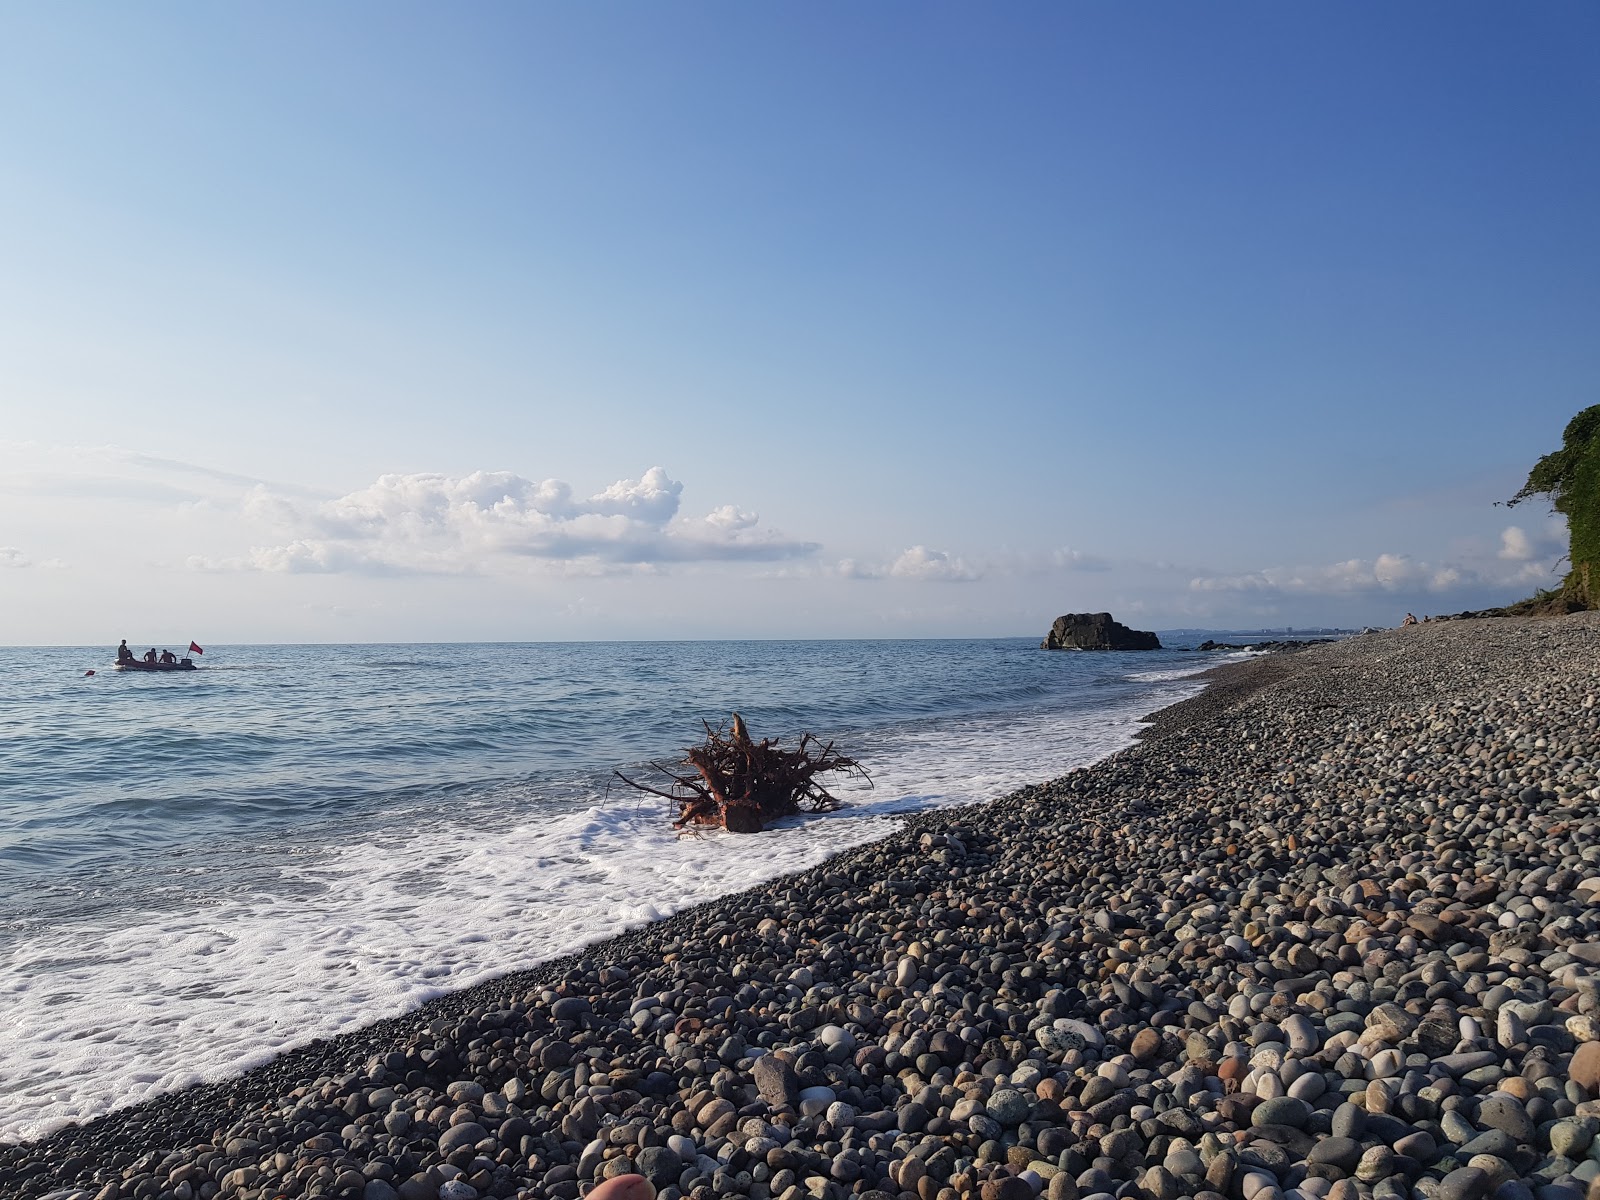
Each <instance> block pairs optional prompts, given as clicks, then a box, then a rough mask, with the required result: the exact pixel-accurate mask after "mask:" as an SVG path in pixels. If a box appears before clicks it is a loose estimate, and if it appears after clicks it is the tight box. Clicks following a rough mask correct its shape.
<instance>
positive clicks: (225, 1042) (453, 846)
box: [0, 672, 1200, 1141]
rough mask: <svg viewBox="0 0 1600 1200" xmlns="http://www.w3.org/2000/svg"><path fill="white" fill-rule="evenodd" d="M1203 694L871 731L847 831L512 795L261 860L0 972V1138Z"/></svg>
mask: <svg viewBox="0 0 1600 1200" xmlns="http://www.w3.org/2000/svg"><path fill="white" fill-rule="evenodd" d="M1152 678H1159V680H1161V681H1167V680H1169V679H1171V678H1175V677H1170V676H1168V675H1167V673H1164V672H1157V673H1152ZM1199 686H1200V685H1199V684H1197V683H1195V682H1192V681H1191V682H1187V683H1185V682H1164V686H1159V687H1157V688H1154V689H1152V690H1151V691H1150V692H1149V693H1147V694H1146V695H1145V697H1144V698H1143V699H1142V700H1141V701H1140V702H1139V703H1138V705H1137V707H1133V706H1124V707H1122V708H1120V709H1112V710H1105V711H1098V712H1091V713H1088V714H1084V715H1082V716H1075V717H1073V718H1071V721H1070V723H1066V722H1064V720H1063V718H1062V717H1061V716H1059V715H1055V714H1040V715H1033V716H1027V717H1018V716H992V717H985V718H981V719H975V720H967V721H962V722H950V721H937V722H934V721H930V722H927V723H926V724H911V725H906V726H902V727H900V728H898V729H894V730H889V731H886V732H881V733H878V734H875V735H873V742H872V744H871V745H870V746H867V747H862V748H859V749H857V748H856V747H851V750H852V752H856V753H859V754H860V755H861V757H863V758H866V759H867V760H868V761H869V762H870V763H871V764H872V765H873V766H874V768H875V770H874V782H875V784H876V786H875V787H874V788H873V789H871V790H865V789H863V788H862V787H860V786H858V785H853V786H851V787H848V788H844V789H841V794H842V795H843V796H844V798H845V799H846V800H847V802H848V806H847V807H846V808H845V809H844V810H843V811H841V812H840V813H837V814H833V815H831V816H830V817H828V818H826V819H811V820H805V821H798V822H790V823H786V825H785V826H784V827H781V828H775V829H772V830H769V831H767V832H765V833H761V834H756V835H747V836H732V835H727V834H702V835H699V836H689V837H680V836H677V835H675V834H674V832H673V830H672V829H671V826H670V822H669V820H668V819H667V815H666V814H665V812H664V809H663V807H662V804H663V802H654V801H650V800H648V799H647V800H646V801H645V802H643V803H640V802H639V801H638V800H637V798H635V797H634V796H633V794H632V793H627V792H625V791H613V793H612V794H611V796H610V798H609V800H608V801H607V802H605V803H596V804H595V805H593V806H591V807H589V808H586V809H581V810H575V811H566V812H556V813H550V812H548V810H547V811H546V813H545V814H543V815H540V814H539V813H538V810H537V808H536V807H535V806H533V805H530V804H528V803H526V802H525V801H523V800H518V799H517V798H515V797H506V798H502V799H500V800H498V801H489V802H483V803H478V804H475V805H473V806H471V807H469V808H465V809H453V810H451V809H447V810H444V811H440V812H437V813H431V814H428V816H427V820H426V822H425V823H418V822H416V821H413V822H412V825H411V827H408V828H403V829H396V828H383V829H358V830H351V831H346V836H347V837H348V838H349V839H350V840H348V841H345V842H342V843H341V844H338V845H328V844H311V845H307V846H304V847H296V848H294V852H293V853H284V852H283V851H282V850H281V848H280V849H279V850H278V851H276V852H271V851H266V850H263V853H264V854H265V853H272V854H273V857H272V858H271V859H270V860H269V861H271V862H273V863H275V864H276V865H277V880H278V884H279V886H278V887H276V888H270V889H269V890H267V891H262V890H261V888H260V886H259V882H258V881H252V890H251V891H249V892H246V891H243V890H234V891H224V890H216V889H214V890H211V891H205V890H204V889H202V890H200V891H199V892H198V893H197V895H198V896H199V897H200V900H199V901H198V902H197V903H196V904H192V905H189V906H187V907H183V908H180V909H178V910H177V911H173V912H160V913H150V914H146V916H147V918H148V920H147V921H146V923H143V924H128V923H122V924H104V923H102V924H95V923H94V922H91V921H88V920H80V921H75V922H67V923H62V924H57V925H55V926H52V927H50V928H48V929H46V930H43V931H41V932H37V933H33V934H31V935H28V936H25V937H24V938H22V939H21V940H20V941H19V942H18V943H17V944H16V945H15V947H14V949H13V951H12V953H11V955H10V958H9V961H8V962H6V963H5V964H4V966H5V969H4V972H3V974H0V1005H3V1008H4V1011H5V1014H6V1020H5V1022H4V1023H0V1141H26V1140H32V1139H35V1138H38V1137H42V1136H44V1135H46V1134H48V1133H50V1132H51V1131H53V1130H55V1129H57V1128H59V1127H61V1126H62V1125H65V1124H67V1123H69V1122H72V1121H80V1120H85V1119H88V1118H91V1117H94V1116H97V1115H100V1114H102V1113H105V1112H107V1111H110V1110H111V1109H113V1108H117V1107H121V1106H124V1105H128V1104H133V1103H137V1102H139V1101H142V1100H146V1099H149V1098H151V1097H153V1096H156V1095H159V1094H161V1093H164V1092H169V1091H172V1090H174V1089H178V1088H183V1087H187V1086H190V1085H193V1084H196V1083H200V1082H205V1081H211V1080H217V1079H221V1078H226V1077H229V1076H233V1075H237V1074H239V1073H241V1072H242V1071H244V1070H247V1069H248V1068H250V1067H252V1066H256V1065H259V1064H261V1063H263V1062H265V1061H267V1060H269V1059H271V1058H272V1057H274V1056H275V1055H277V1054H278V1053H280V1052H282V1051H284V1050H287V1049H290V1048H292V1047H294V1046H298V1045H302V1044H304V1043H306V1042H309V1041H311V1040H313V1039H315V1038H319V1037H329V1036H331V1035H334V1034H338V1033H341V1032H345V1031H348V1030H351V1029H355V1028H358V1027H360V1026H363V1025H366V1024H369V1023H371V1022H373V1021H376V1020H379V1019H382V1018H384V1017H390V1016H395V1015H397V1014H400V1013H402V1012H405V1011H407V1010H410V1009H413V1008H415V1007H416V1006H417V1005H419V1004H421V1003H422V1002H423V1001H425V1000H427V999H429V998H430V997H433V996H436V995H438V994H440V993H441V992H444V991H448V990H454V989H457V988H462V987H466V986H469V985H471V984H474V983H478V982H481V981H483V980H486V979H489V978H492V977H494V976H497V975H501V974H504V973H506V972H508V971H512V970H516V969H520V968H525V967H531V966H534V965H537V964H538V963H541V962H545V961H548V960H549V959H552V958H555V957H558V956H560V955H562V954H565V953H569V952H571V951H574V950H577V949H579V948H581V947H583V946H586V945H589V944H592V943H594V942H596V941H599V940H602V939H604V938H606V937H609V936H612V935H615V934H617V933H620V932H622V931H624V930H626V929H629V928H633V927H636V926H639V925H642V924H645V923H647V922H650V921H654V920H658V919H660V918H662V917H666V916H669V915H671V914H672V913H674V912H677V911H680V910H682V909H684V908H688V907H690V906H692V905H695V904H699V903H702V902H704V901H707V900H711V899H714V898H716V897H718V896H722V895H726V894H729V893H731V892H736V891H739V890H742V889H744V888H747V887H750V886H753V885H755V884H758V883H762V882H765V881H768V880H771V879H774V878H777V877H779V876H782V875H786V874H790V873H792V872H795V871H799V870H802V869H804V868H806V867H809V866H811V865H814V864H815V863H818V862H820V861H822V860H823V859H825V858H827V857H829V856H830V855H833V854H836V853H838V852H839V851H841V850H844V849H846V848H848V847H850V846H855V845H859V844H861V843H864V842H868V841H871V840H873V839H876V838H878V837H881V836H884V835H885V834H887V833H888V832H890V831H891V830H892V829H894V828H895V826H896V820H895V814H897V813H904V812H908V811H915V810H919V809H925V808H931V807H938V806H944V805H950V804H959V803H967V802H971V801H976V800H987V799H993V798H996V797H998V796H1001V795H1004V794H1006V793H1007V792H1009V791H1011V790H1014V789H1015V788H1017V787H1019V786H1022V785H1024V784H1028V783H1035V782H1040V781H1043V780H1045V779H1048V778H1052V777H1054V776H1057V775H1060V774H1063V773H1064V772H1066V771H1068V770H1071V769H1074V768H1076V767H1080V766H1084V765H1086V764H1088V763H1090V762H1092V761H1095V760H1096V759H1099V758H1102V757H1104V756H1105V755H1107V754H1110V753H1112V752H1114V751H1116V750H1118V749H1121V748H1122V747H1124V746H1126V745H1128V744H1130V743H1131V741H1132V739H1133V735H1134V734H1135V733H1136V732H1137V730H1138V728H1139V725H1140V721H1141V718H1142V717H1143V716H1144V715H1146V714H1147V713H1148V712H1150V711H1152V710H1153V709H1155V708H1157V707H1161V706H1164V705H1166V704H1170V703H1173V702H1175V701H1177V700H1179V699H1182V698H1184V697H1186V696H1189V695H1193V694H1194V693H1195V692H1197V691H1198V690H1199ZM598 799H599V797H597V800H598ZM227 865H228V864H227V863H225V862H221V861H219V862H218V863H217V864H215V867H216V869H217V870H218V871H225V870H226V869H227ZM199 869H200V870H201V871H204V870H205V869H206V868H205V867H204V866H200V867H199Z"/></svg>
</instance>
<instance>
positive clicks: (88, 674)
mask: <svg viewBox="0 0 1600 1200" xmlns="http://www.w3.org/2000/svg"><path fill="white" fill-rule="evenodd" d="M93 674H94V672H93V671H85V672H84V673H83V677H84V678H85V679H87V678H89V676H91V675H93Z"/></svg>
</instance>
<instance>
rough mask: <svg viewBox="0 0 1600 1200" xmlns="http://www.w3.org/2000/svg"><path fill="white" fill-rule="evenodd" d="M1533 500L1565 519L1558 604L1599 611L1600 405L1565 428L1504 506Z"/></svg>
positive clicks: (1574, 419) (1585, 412) (1592, 407)
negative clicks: (1564, 564) (1557, 444)
mask: <svg viewBox="0 0 1600 1200" xmlns="http://www.w3.org/2000/svg"><path fill="white" fill-rule="evenodd" d="M1534 496H1548V497H1549V498H1550V506H1551V507H1552V508H1553V509H1555V511H1556V512H1558V513H1560V514H1561V515H1562V516H1564V517H1566V518H1567V531H1568V534H1569V535H1570V538H1571V541H1570V543H1569V548H1568V551H1567V557H1568V559H1569V560H1570V562H1571V565H1572V569H1571V570H1570V571H1568V572H1567V578H1566V581H1565V583H1564V584H1563V585H1562V588H1561V596H1562V598H1563V599H1565V600H1569V601H1572V600H1575V601H1578V602H1579V603H1581V604H1582V605H1583V606H1584V607H1585V608H1596V607H1600V603H1597V601H1600V404H1594V405H1591V406H1590V407H1588V408H1586V409H1584V410H1583V411H1582V412H1581V413H1579V414H1578V415H1577V416H1575V417H1573V418H1572V420H1570V421H1568V422H1567V428H1566V431H1565V432H1564V433H1563V434H1562V435H1561V449H1559V450H1555V451H1552V452H1551V453H1549V454H1546V455H1545V456H1544V457H1543V458H1541V459H1540V460H1539V461H1538V462H1537V463H1535V464H1534V467H1533V470H1531V471H1529V472H1528V482H1527V483H1525V484H1523V485H1522V490H1521V491H1520V492H1518V493H1517V494H1516V495H1515V496H1513V497H1511V499H1510V500H1508V501H1506V503H1507V504H1508V505H1512V506H1515V505H1517V504H1520V503H1521V502H1522V501H1524V500H1527V499H1530V498H1532V497H1534Z"/></svg>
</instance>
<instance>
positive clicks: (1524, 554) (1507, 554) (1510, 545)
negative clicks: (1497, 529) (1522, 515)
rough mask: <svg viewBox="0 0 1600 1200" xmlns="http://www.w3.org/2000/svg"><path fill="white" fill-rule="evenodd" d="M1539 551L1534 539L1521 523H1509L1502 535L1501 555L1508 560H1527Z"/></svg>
mask: <svg viewBox="0 0 1600 1200" xmlns="http://www.w3.org/2000/svg"><path fill="white" fill-rule="evenodd" d="M1537 553H1538V551H1536V550H1535V549H1534V546H1533V539H1532V538H1531V537H1529V536H1528V534H1527V532H1526V531H1525V530H1524V529H1523V528H1522V527H1521V526H1520V525H1508V526H1507V527H1506V530H1505V532H1504V533H1502V534H1501V535H1500V557H1501V558H1503V559H1505V560H1506V561H1507V562H1527V561H1528V560H1529V559H1530V558H1532V557H1534V555H1535V554H1537Z"/></svg>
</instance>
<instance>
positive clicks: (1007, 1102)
mask: <svg viewBox="0 0 1600 1200" xmlns="http://www.w3.org/2000/svg"><path fill="white" fill-rule="evenodd" d="M984 1107H985V1110H986V1111H987V1112H988V1114H989V1115H990V1116H991V1117H993V1118H994V1119H995V1120H996V1121H998V1122H1000V1124H1002V1125H1008V1126H1015V1125H1018V1124H1020V1123H1021V1122H1022V1121H1024V1120H1026V1119H1027V1117H1028V1113H1029V1112H1031V1111H1032V1106H1031V1105H1030V1104H1029V1103H1028V1098H1027V1097H1026V1096H1025V1095H1023V1094H1022V1093H1021V1092H1019V1091H1016V1090H1015V1089H1014V1088H1000V1089H998V1090H997V1091H996V1092H995V1093H994V1095H992V1096H990V1097H989V1103H988V1104H987V1105H985V1106H984Z"/></svg>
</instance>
